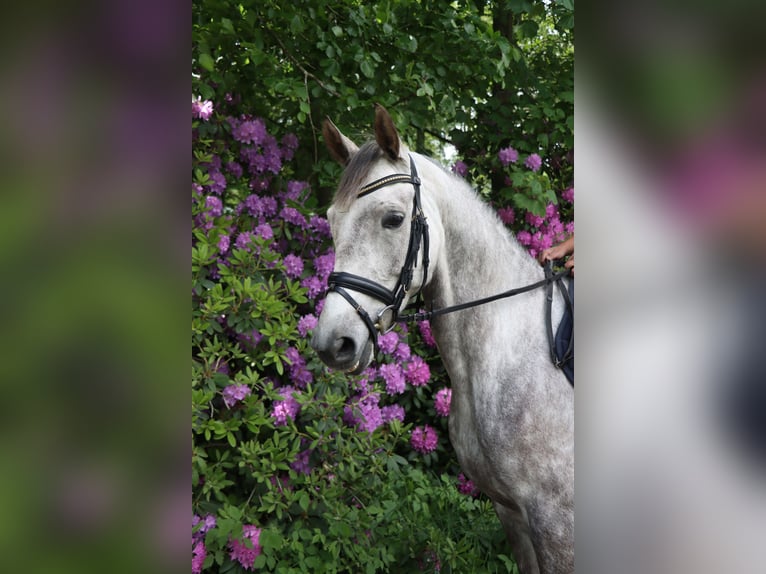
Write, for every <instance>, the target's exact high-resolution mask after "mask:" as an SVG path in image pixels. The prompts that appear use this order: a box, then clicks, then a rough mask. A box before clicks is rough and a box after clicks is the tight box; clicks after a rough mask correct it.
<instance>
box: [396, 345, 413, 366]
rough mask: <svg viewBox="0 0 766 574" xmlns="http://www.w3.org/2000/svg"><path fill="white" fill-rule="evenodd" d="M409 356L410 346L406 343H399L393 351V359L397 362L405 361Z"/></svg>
mask: <svg viewBox="0 0 766 574" xmlns="http://www.w3.org/2000/svg"><path fill="white" fill-rule="evenodd" d="M411 355H412V353H411V351H410V346H409V345H408V344H407V343H399V344H398V345H397V346H396V350H395V351H394V359H396V360H397V361H399V362H403V361H407V360H409V358H410V356H411Z"/></svg>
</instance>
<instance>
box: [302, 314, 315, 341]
mask: <svg viewBox="0 0 766 574" xmlns="http://www.w3.org/2000/svg"><path fill="white" fill-rule="evenodd" d="M318 322H319V320H318V319H317V318H316V316H314V315H311V314H308V315H304V316H303V317H301V318H300V320H299V321H298V333H299V334H300V336H301V337H305V336H306V335H308V333H309V331H311V330H312V329H314V328H316V326H317V323H318Z"/></svg>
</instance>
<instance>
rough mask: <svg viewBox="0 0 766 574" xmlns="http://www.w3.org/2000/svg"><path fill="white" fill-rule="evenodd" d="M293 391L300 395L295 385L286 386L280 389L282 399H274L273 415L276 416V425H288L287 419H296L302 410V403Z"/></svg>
mask: <svg viewBox="0 0 766 574" xmlns="http://www.w3.org/2000/svg"><path fill="white" fill-rule="evenodd" d="M293 393H295V394H298V395H300V393H299V392H298V391H296V390H295V388H294V387H291V386H289V385H288V386H284V387H282V388H281V389H279V396H281V397H282V400H275V401H274V408H273V409H272V411H271V416H272V417H273V418H274V426H278V427H279V426H285V425H287V419H295V417H296V416H298V413H299V412H300V410H301V404H300V403H299V402H298V400H297V399H296V398H295V397H294V396H293Z"/></svg>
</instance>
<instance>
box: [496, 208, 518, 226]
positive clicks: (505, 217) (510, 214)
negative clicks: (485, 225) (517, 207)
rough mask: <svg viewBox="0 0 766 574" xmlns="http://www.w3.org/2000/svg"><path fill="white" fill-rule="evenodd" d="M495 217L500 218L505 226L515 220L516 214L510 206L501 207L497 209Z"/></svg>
mask: <svg viewBox="0 0 766 574" xmlns="http://www.w3.org/2000/svg"><path fill="white" fill-rule="evenodd" d="M497 215H498V216H499V217H500V220H501V221H502V222H503V223H505V224H506V225H510V224H512V223H513V222H514V221H515V220H516V212H515V211H514V210H513V208H512V207H510V206H509V207H501V208H500V209H498V210H497Z"/></svg>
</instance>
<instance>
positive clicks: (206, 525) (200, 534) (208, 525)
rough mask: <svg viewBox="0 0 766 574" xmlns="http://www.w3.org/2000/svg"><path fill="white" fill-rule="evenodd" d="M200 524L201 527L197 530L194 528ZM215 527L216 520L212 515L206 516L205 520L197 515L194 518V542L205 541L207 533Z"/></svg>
mask: <svg viewBox="0 0 766 574" xmlns="http://www.w3.org/2000/svg"><path fill="white" fill-rule="evenodd" d="M198 524H199V525H200V526H199V528H197V529H196V530H195V529H194V527H195V526H197V525H198ZM215 525H216V519H215V516H213V515H212V514H207V515H205V518H204V519H201V518H200V517H199V516H197V515H196V514H195V515H194V516H192V542H198V541H200V540H203V539H204V538H205V533H206V532H207V531H208V530H210V529H212V528H215Z"/></svg>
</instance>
